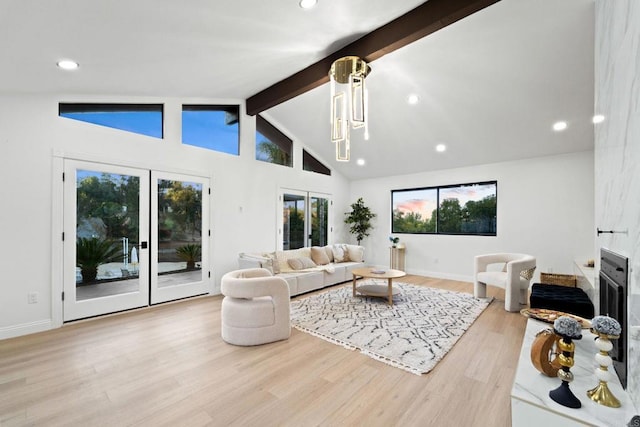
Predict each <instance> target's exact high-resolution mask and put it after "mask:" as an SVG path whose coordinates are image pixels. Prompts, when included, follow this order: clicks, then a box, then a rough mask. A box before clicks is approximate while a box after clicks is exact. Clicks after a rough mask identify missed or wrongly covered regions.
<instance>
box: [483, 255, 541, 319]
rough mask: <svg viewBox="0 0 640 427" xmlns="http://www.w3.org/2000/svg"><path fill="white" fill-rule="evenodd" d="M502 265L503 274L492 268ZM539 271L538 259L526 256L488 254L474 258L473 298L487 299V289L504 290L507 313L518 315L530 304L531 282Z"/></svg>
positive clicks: (501, 271)
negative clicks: (537, 266)
mask: <svg viewBox="0 0 640 427" xmlns="http://www.w3.org/2000/svg"><path fill="white" fill-rule="evenodd" d="M492 264H503V268H502V270H499V269H491V268H489V266H490V265H492ZM535 268H536V259H535V257H533V256H531V255H525V254H509V253H500V254H487V255H478V256H476V257H475V263H474V270H473V280H474V282H473V295H474V296H475V297H476V298H485V297H486V296H487V285H491V286H497V287H499V288H502V289H504V309H505V310H507V311H519V310H520V304H526V303H527V290H528V289H529V282H530V281H531V277H532V276H533V271H534V270H535Z"/></svg>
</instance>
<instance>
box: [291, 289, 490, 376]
mask: <svg viewBox="0 0 640 427" xmlns="http://www.w3.org/2000/svg"><path fill="white" fill-rule="evenodd" d="M364 283H365V282H362V284H364ZM385 283H386V281H385ZM359 284H360V283H359ZM393 287H394V288H398V289H399V290H400V294H399V295H394V297H393V306H389V305H388V304H387V303H386V300H385V299H383V298H371V297H360V296H358V297H355V298H354V297H353V296H352V288H351V285H348V286H344V287H341V288H338V289H332V290H330V291H327V292H324V293H321V294H317V295H312V296H309V297H306V298H302V299H299V300H295V301H291V323H292V325H293V327H295V328H296V329H298V330H300V331H302V332H306V333H309V334H311V335H314V336H317V337H319V338H322V339H324V340H327V341H329V342H332V343H334V344H338V345H342V346H343V347H345V348H348V349H351V350H356V349H357V350H360V351H361V352H362V353H363V354H365V355H367V356H369V357H372V358H374V359H376V360H379V361H382V362H384V363H387V364H389V365H392V366H395V367H397V368H401V369H404V370H406V371H409V372H412V373H414V374H417V375H421V374H425V373H427V372H429V371H430V370H432V369H433V367H434V366H435V365H436V364H437V363H438V362H439V361H440V360H441V359H442V358H443V357H444V355H445V354H447V352H448V351H449V350H450V349H451V348H452V347H453V345H454V344H455V343H456V342H457V341H458V339H459V338H460V337H461V336H462V334H463V333H464V332H465V331H466V330H467V329H468V328H469V327H470V326H471V324H472V323H473V322H474V321H475V320H476V319H477V318H478V316H479V315H480V314H481V313H482V311H483V310H484V309H485V308H486V307H487V306H488V305H489V303H490V302H491V299H477V298H474V297H473V295H470V294H465V293H460V292H452V291H446V290H442V289H435V288H429V287H425V286H416V285H411V284H408V283H401V282H393Z"/></svg>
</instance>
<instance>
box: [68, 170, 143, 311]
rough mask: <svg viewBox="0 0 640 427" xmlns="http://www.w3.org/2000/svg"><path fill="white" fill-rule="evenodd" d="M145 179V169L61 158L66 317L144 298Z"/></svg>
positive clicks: (115, 307) (117, 307)
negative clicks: (63, 176)
mask: <svg viewBox="0 0 640 427" xmlns="http://www.w3.org/2000/svg"><path fill="white" fill-rule="evenodd" d="M148 180H149V177H148V172H147V171H144V170H139V169H133V168H122V167H118V166H112V165H103V164H97V163H88V162H78V161H72V160H66V161H65V184H64V186H65V191H64V192H65V220H64V221H65V227H64V228H65V241H64V260H65V261H64V263H65V267H64V277H65V279H64V320H74V319H80V318H84V317H90V316H95V315H99V314H105V313H111V312H114V311H120V310H125V309H129V308H134V307H140V306H143V305H146V304H147V301H148V292H149V288H148V268H145V267H144V265H145V263H144V260H145V259H148V258H147V255H148V253H147V250H146V244H147V240H148V231H147V230H148V202H147V201H148V188H149V187H148V182H149V181H148ZM141 260H142V263H141ZM141 266H142V267H141Z"/></svg>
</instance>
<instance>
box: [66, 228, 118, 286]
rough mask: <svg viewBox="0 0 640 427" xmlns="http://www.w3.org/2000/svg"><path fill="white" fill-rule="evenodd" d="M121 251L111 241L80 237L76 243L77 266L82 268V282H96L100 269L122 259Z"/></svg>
mask: <svg viewBox="0 0 640 427" xmlns="http://www.w3.org/2000/svg"><path fill="white" fill-rule="evenodd" d="M120 251H121V248H120V247H119V246H118V245H116V244H114V242H112V241H110V240H100V239H98V238H96V237H91V238H84V237H79V238H78V240H77V241H76V265H77V266H78V267H80V272H81V273H82V282H83V283H88V282H94V281H95V280H96V276H97V275H98V267H99V266H100V265H102V264H106V263H108V262H114V261H117V260H118V259H120V257H121V256H122V254H121V253H120Z"/></svg>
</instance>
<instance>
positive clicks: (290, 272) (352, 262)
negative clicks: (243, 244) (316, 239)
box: [238, 244, 364, 296]
mask: <svg viewBox="0 0 640 427" xmlns="http://www.w3.org/2000/svg"><path fill="white" fill-rule="evenodd" d="M323 253H324V254H325V255H326V257H325V256H323V255H322V254H323ZM343 254H346V255H344V257H341V255H343ZM326 261H328V262H326ZM312 264H313V265H312ZM238 266H239V267H240V268H241V269H245V268H266V269H267V270H269V271H271V272H273V274H274V276H277V277H282V278H283V279H285V280H286V281H287V283H288V284H289V293H290V295H291V296H294V295H299V294H303V293H305V292H310V291H313V290H316V289H321V288H324V287H326V286H331V285H335V284H338V283H343V282H347V281H349V280H352V279H353V275H352V274H351V271H352V270H353V269H354V268H358V267H363V266H364V247H363V246H357V245H347V244H335V245H328V246H322V247H320V246H316V247H313V248H300V249H291V250H286V251H275V252H268V253H265V252H261V253H244V252H243V253H241V254H240V255H239V257H238Z"/></svg>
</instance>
